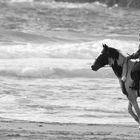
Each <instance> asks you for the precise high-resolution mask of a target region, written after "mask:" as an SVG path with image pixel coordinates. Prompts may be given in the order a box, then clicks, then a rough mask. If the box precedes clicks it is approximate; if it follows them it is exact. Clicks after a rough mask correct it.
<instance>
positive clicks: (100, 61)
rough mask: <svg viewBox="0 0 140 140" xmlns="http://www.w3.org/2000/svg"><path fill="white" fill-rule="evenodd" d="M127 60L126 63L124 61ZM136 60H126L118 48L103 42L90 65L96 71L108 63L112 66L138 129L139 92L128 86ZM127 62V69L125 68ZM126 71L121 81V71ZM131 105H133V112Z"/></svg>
mask: <svg viewBox="0 0 140 140" xmlns="http://www.w3.org/2000/svg"><path fill="white" fill-rule="evenodd" d="M126 62H127V63H126ZM135 63H136V62H133V61H131V60H128V61H127V58H126V56H124V55H123V54H122V53H121V52H120V51H119V50H117V49H115V48H111V47H108V46H107V45H106V44H103V50H102V52H101V54H100V55H99V56H98V57H97V59H96V60H95V62H94V64H93V65H92V66H91V68H92V70H93V71H97V70H98V69H100V68H102V67H104V66H106V65H109V66H111V67H112V69H113V71H114V73H115V75H116V76H117V77H118V79H119V83H120V86H121V89H122V92H123V93H124V94H125V95H126V96H127V98H128V101H129V104H128V112H129V113H130V115H131V116H132V117H133V118H134V119H135V121H136V122H137V123H138V124H139V129H140V109H139V105H138V102H137V97H139V96H140V95H139V94H138V93H139V92H138V91H137V90H135V89H132V88H130V87H131V86H132V83H133V79H132V76H131V70H132V68H133V66H134V65H135ZM126 64H127V69H126ZM124 71H126V73H127V75H126V80H125V82H124V81H122V76H123V72H124ZM132 107H134V109H135V112H136V113H134V111H133V109H132Z"/></svg>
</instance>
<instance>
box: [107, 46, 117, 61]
mask: <svg viewBox="0 0 140 140" xmlns="http://www.w3.org/2000/svg"><path fill="white" fill-rule="evenodd" d="M108 53H109V57H111V58H113V59H115V60H116V59H119V52H118V50H116V49H114V48H109V52H108Z"/></svg>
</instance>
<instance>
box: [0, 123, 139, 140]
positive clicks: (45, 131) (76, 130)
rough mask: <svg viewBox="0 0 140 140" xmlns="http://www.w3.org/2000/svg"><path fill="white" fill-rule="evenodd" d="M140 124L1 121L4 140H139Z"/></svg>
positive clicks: (0, 131) (0, 126) (0, 128)
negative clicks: (139, 127)
mask: <svg viewBox="0 0 140 140" xmlns="http://www.w3.org/2000/svg"><path fill="white" fill-rule="evenodd" d="M139 138H140V130H139V129H138V125H123V124H121V125H119V124H73V123H72V124H66V123H64V124H61V123H43V122H30V121H29V122H28V121H19V120H1V121H0V139H2V140H11V139H14V140H21V139H22V140H29V139H30V140H91V139H92V140H95V139H96V140H105V139H106V140H122V139H123V140H139Z"/></svg>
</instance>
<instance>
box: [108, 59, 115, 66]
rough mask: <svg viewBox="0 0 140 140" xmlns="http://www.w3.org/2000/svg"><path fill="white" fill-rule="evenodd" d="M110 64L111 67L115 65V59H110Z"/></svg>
mask: <svg viewBox="0 0 140 140" xmlns="http://www.w3.org/2000/svg"><path fill="white" fill-rule="evenodd" d="M108 64H109V65H110V66H112V65H114V59H113V58H111V57H110V58H109V59H108Z"/></svg>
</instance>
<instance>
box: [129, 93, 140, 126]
mask: <svg viewBox="0 0 140 140" xmlns="http://www.w3.org/2000/svg"><path fill="white" fill-rule="evenodd" d="M128 99H129V101H130V102H131V104H132V105H133V106H134V109H135V111H136V114H137V117H138V123H139V129H140V108H139V105H138V102H137V95H136V94H135V93H133V94H132V93H131V94H130V95H129V96H128Z"/></svg>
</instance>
